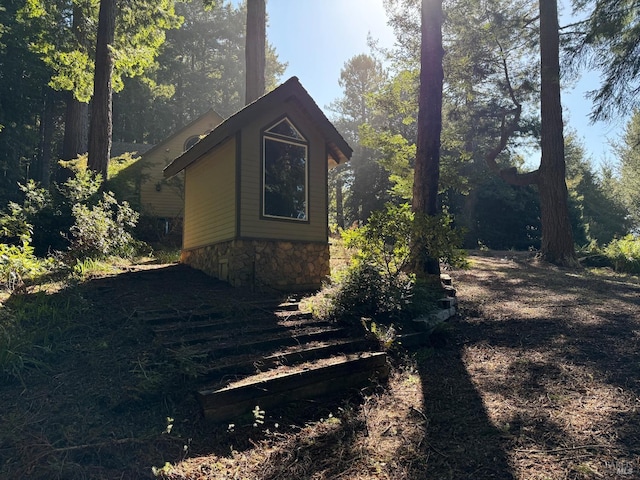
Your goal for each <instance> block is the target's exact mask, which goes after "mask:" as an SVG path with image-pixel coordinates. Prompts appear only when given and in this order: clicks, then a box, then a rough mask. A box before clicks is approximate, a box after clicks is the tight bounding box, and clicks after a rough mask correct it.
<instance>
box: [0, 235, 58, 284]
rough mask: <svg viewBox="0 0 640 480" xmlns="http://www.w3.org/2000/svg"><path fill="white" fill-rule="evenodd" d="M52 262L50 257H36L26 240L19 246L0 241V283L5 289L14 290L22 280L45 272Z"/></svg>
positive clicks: (22, 282)
mask: <svg viewBox="0 0 640 480" xmlns="http://www.w3.org/2000/svg"><path fill="white" fill-rule="evenodd" d="M52 262H53V260H52V259H47V260H41V259H39V258H37V257H36V256H35V255H34V253H33V247H32V246H31V245H29V244H28V243H27V242H24V243H23V244H22V246H20V247H18V246H16V245H7V244H6V243H0V283H1V284H2V286H3V287H4V288H6V289H7V290H9V291H14V290H15V289H17V288H18V287H20V286H21V285H23V284H24V280H27V279H33V278H35V277H36V276H38V275H41V274H43V273H46V272H47V271H48V270H49V269H50V268H51V266H52Z"/></svg>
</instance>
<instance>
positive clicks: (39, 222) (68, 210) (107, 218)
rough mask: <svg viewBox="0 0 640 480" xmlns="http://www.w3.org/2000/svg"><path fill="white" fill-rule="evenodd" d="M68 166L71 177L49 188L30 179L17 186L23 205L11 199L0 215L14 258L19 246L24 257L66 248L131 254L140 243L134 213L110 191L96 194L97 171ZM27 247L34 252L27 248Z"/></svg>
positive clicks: (74, 253)
mask: <svg viewBox="0 0 640 480" xmlns="http://www.w3.org/2000/svg"><path fill="white" fill-rule="evenodd" d="M72 167H73V168H72V171H73V176H71V177H70V178H69V179H67V180H66V181H65V182H64V183H62V184H55V185H54V187H55V188H53V189H52V191H51V192H49V191H47V190H45V189H43V188H41V187H39V186H38V185H37V184H36V183H35V182H33V181H32V180H30V181H29V182H27V184H26V185H20V188H21V190H22V191H23V192H24V195H25V197H24V201H23V203H22V205H20V204H17V203H13V202H12V203H10V204H9V208H8V211H7V212H5V213H3V214H2V215H0V235H2V237H4V240H5V243H6V244H8V245H13V246H15V247H16V248H17V249H18V250H15V249H14V250H11V252H10V253H11V254H12V256H17V255H18V253H19V249H20V248H22V251H23V253H24V254H25V255H27V257H25V258H24V259H25V260H26V259H27V258H28V254H29V255H36V254H37V255H40V256H44V255H47V254H49V253H50V252H51V251H52V250H54V251H58V252H64V251H68V252H69V255H70V256H71V257H72V258H73V259H79V258H94V259H100V258H106V257H109V256H121V257H125V258H130V257H132V256H133V255H135V254H136V253H137V251H138V250H139V249H140V248H141V247H142V246H143V245H144V244H143V243H142V242H139V241H137V240H135V239H134V237H133V235H132V233H131V232H132V231H133V229H134V227H135V226H136V223H137V221H138V217H139V215H138V213H137V212H135V211H134V210H133V209H132V208H131V206H130V205H129V203H127V202H121V203H120V202H118V201H117V200H116V198H115V196H114V194H113V193H111V192H104V193H100V187H101V186H102V176H101V175H100V174H94V173H93V172H91V171H89V170H86V169H83V168H80V167H78V166H72ZM27 245H33V247H34V249H35V250H34V249H31V250H29V252H26V250H25V246H27ZM27 253H28V254H27Z"/></svg>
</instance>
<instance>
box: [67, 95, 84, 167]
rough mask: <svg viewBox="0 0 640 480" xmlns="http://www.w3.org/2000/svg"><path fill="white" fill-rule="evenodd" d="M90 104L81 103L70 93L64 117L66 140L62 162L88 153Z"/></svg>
mask: <svg viewBox="0 0 640 480" xmlns="http://www.w3.org/2000/svg"><path fill="white" fill-rule="evenodd" d="M88 120H89V104H88V103H84V102H79V101H78V100H76V98H75V97H74V96H73V94H72V93H71V92H69V97H68V99H67V109H66V112H65V117H64V140H63V142H62V160H73V159H74V158H76V157H77V156H78V155H82V154H84V153H87V138H88V134H89V125H88Z"/></svg>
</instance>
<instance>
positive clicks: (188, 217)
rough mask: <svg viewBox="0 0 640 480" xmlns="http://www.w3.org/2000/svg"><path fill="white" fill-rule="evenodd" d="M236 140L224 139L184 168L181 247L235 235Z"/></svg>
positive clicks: (212, 241) (199, 244)
mask: <svg viewBox="0 0 640 480" xmlns="http://www.w3.org/2000/svg"><path fill="white" fill-rule="evenodd" d="M235 165H236V140H235V138H231V139H229V140H226V141H225V142H224V143H223V144H222V145H220V146H219V147H217V148H215V149H213V150H211V151H210V152H208V153H207V154H206V155H205V156H204V157H202V158H200V159H198V160H197V161H196V162H194V163H193V164H192V165H190V166H189V167H188V168H187V170H186V179H185V193H186V195H185V217H184V234H183V248H185V249H188V248H194V247H201V246H205V245H211V244H213V243H217V242H221V241H224V240H231V239H233V238H234V237H235V234H236V206H235V203H236V172H235Z"/></svg>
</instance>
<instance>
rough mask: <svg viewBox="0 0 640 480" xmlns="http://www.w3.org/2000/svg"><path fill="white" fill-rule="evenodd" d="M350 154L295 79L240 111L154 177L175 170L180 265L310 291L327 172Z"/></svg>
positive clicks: (324, 222)
mask: <svg viewBox="0 0 640 480" xmlns="http://www.w3.org/2000/svg"><path fill="white" fill-rule="evenodd" d="M351 154H352V149H351V147H350V146H349V145H348V144H347V142H346V141H345V140H344V138H343V137H342V136H341V135H340V134H339V133H338V131H337V130H336V129H335V127H334V126H333V124H332V123H331V122H330V121H329V120H328V119H327V117H326V116H325V115H324V113H323V112H322V110H321V109H320V108H319V107H318V105H316V103H315V102H314V101H313V99H312V98H311V97H310V96H309V94H308V93H307V91H306V90H305V89H304V88H303V87H302V85H301V84H300V83H299V81H298V79H297V78H296V77H293V78H291V79H289V80H288V81H286V82H285V83H283V84H282V85H280V86H279V87H277V88H276V89H274V90H273V91H271V92H269V93H267V94H266V95H264V96H262V97H260V98H259V99H257V100H256V101H255V102H253V103H251V104H249V105H247V106H246V107H244V108H243V109H242V110H240V111H239V112H237V113H236V114H234V115H232V116H231V117H229V118H228V119H227V120H225V121H224V122H222V123H221V124H220V125H218V126H217V127H216V128H214V129H213V130H212V131H211V133H209V134H208V135H207V136H205V137H204V138H202V139H201V140H200V141H199V142H198V143H196V144H195V145H193V146H192V147H191V148H190V149H189V150H187V151H186V152H184V153H183V154H182V155H180V156H179V157H178V158H176V159H175V160H174V161H173V162H171V163H170V164H169V165H168V166H167V167H166V168H165V169H164V175H165V177H167V178H171V177H173V176H174V175H177V174H179V173H180V172H183V171H184V194H185V195H184V222H183V238H182V242H183V245H182V253H181V259H180V260H181V262H182V263H185V264H188V265H190V266H192V267H194V268H197V269H200V270H203V271H204V272H206V273H208V274H209V275H212V276H214V277H216V278H219V279H221V280H225V281H227V282H229V283H231V284H232V285H234V286H258V287H271V288H276V289H281V290H307V289H316V288H319V287H320V286H321V284H322V282H323V281H324V280H325V279H326V278H327V276H328V275H329V242H328V233H329V226H328V192H327V189H328V185H327V172H328V170H329V169H330V168H332V167H334V166H336V165H338V164H340V163H343V162H346V161H348V160H349V159H350V158H351Z"/></svg>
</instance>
